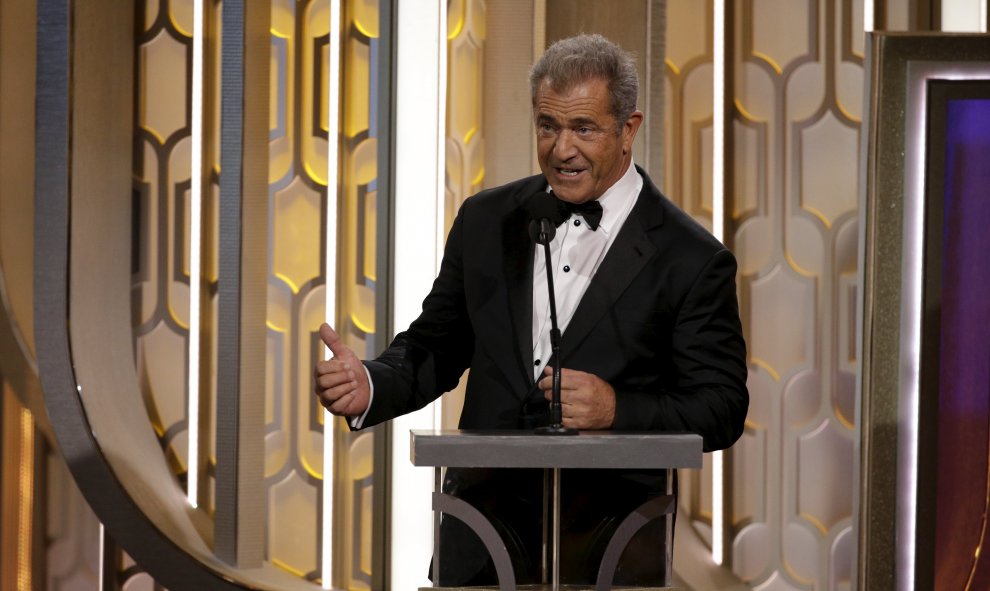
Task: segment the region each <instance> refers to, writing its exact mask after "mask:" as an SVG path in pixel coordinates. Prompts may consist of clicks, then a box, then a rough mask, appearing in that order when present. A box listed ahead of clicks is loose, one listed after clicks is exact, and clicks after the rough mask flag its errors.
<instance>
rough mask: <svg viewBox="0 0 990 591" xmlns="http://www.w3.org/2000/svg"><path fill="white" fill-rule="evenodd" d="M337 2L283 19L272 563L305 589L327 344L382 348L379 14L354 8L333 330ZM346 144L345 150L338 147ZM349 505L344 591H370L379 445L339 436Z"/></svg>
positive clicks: (318, 475) (340, 474) (270, 456)
mask: <svg viewBox="0 0 990 591" xmlns="http://www.w3.org/2000/svg"><path fill="white" fill-rule="evenodd" d="M329 10H330V3H329V2H328V1H327V0H316V1H296V2H293V1H289V0H281V1H279V2H275V3H273V7H272V50H271V55H272V87H271V88H272V95H271V122H270V137H271V144H270V155H271V160H270V168H269V182H270V188H269V192H270V202H269V212H270V234H269V271H270V274H269V281H268V335H269V338H268V355H267V359H268V368H267V369H268V373H267V376H268V377H267V379H268V402H267V407H266V408H267V428H266V432H267V434H266V472H265V478H266V485H267V487H268V491H269V492H268V494H269V502H268V532H269V533H268V558H269V560H271V561H272V562H273V563H275V564H277V565H279V566H282V567H283V568H285V569H286V570H289V571H290V572H293V573H296V574H298V575H299V576H302V577H305V578H307V579H311V580H316V579H318V577H319V572H320V568H321V560H320V557H321V556H322V536H321V531H322V528H323V524H324V522H325V521H326V519H327V516H324V515H322V514H321V511H320V508H321V498H322V490H323V489H322V487H323V486H324V483H325V482H326V480H325V479H324V474H325V463H324V458H323V453H322V450H323V413H322V409H321V408H320V407H319V405H318V404H316V401H315V399H314V397H313V395H312V382H311V378H310V375H311V372H312V364H313V362H314V361H315V360H316V359H317V358H318V357H320V356H322V355H323V345H322V343H321V342H320V340H319V337H318V336H317V329H318V327H319V325H320V323H321V322H323V321H324V320H330V321H331V322H333V323H334V325H335V326H336V327H337V328H338V329H339V330H340V332H341V334H342V335H343V338H344V339H345V341H346V342H347V343H348V345H349V346H351V347H352V348H354V349H355V350H356V351H359V352H362V353H364V355H366V356H370V355H372V354H373V353H374V351H373V349H374V347H375V335H376V333H375V317H374V313H375V278H376V275H375V271H376V269H375V248H374V246H375V240H376V233H375V224H376V217H375V203H376V196H377V193H376V189H377V187H376V184H375V180H376V177H377V166H376V165H377V143H376V141H377V133H376V129H375V126H374V122H375V118H376V110H375V105H376V102H375V101H376V100H377V96H376V89H375V87H374V83H375V81H376V77H375V76H374V75H373V73H374V72H376V69H375V63H376V60H377V53H376V52H377V31H378V10H377V3H375V2H367V1H352V2H346V3H345V7H344V30H343V32H342V38H343V40H342V48H341V49H342V56H343V67H342V68H341V76H342V79H341V82H342V99H341V100H342V102H341V120H340V124H341V134H340V137H339V141H340V144H341V145H340V150H341V157H340V163H339V170H340V184H339V191H340V198H339V211H338V215H339V216H340V225H339V232H340V239H339V242H338V244H337V247H338V248H339V250H340V254H339V256H338V265H339V271H338V273H339V275H338V277H337V278H336V282H335V283H336V287H335V289H336V290H337V297H338V298H339V302H340V303H339V307H340V310H342V312H341V317H340V318H336V319H326V318H325V311H324V307H325V303H324V302H325V301H326V285H327V278H326V276H325V271H324V269H325V263H326V260H325V254H324V253H325V252H326V233H325V232H324V227H325V220H326V215H325V213H324V212H325V210H326V203H327V202H326V200H327V172H326V171H327V165H328V163H327V130H328V121H327V112H328V110H327V104H326V101H327V90H326V89H327V84H328V78H327V76H328V75H329V68H328V64H327V58H328V55H329V54H328V42H329V29H328V26H329V22H330V19H329V17H330V14H329ZM336 139H337V138H335V141H336ZM335 438H336V445H335V450H336V452H335V453H336V457H335V458H333V461H334V466H335V473H334V474H333V477H332V479H331V480H330V482H332V483H334V486H335V487H336V491H335V493H336V494H335V496H336V498H337V499H338V502H337V506H336V508H335V513H334V515H333V516H331V517H332V519H333V522H334V540H335V543H334V547H335V549H336V556H335V562H336V564H337V565H338V568H337V569H335V574H334V576H335V581H334V583H335V585H338V586H342V587H344V588H367V587H368V585H369V584H370V580H371V572H370V562H371V560H370V554H371V539H370V522H371V504H370V495H371V490H372V489H371V486H372V482H373V478H372V469H371V466H372V455H371V454H372V451H373V445H372V435H371V434H370V433H362V434H357V435H352V434H350V433H349V431H348V430H347V428H346V426H344V425H343V424H340V425H338V426H337V429H336V434H335Z"/></svg>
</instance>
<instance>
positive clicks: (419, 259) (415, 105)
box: [387, 0, 447, 591]
mask: <svg viewBox="0 0 990 591" xmlns="http://www.w3.org/2000/svg"><path fill="white" fill-rule="evenodd" d="M446 8H447V2H446V0H420V1H418V2H399V3H398V6H397V14H396V21H395V22H396V44H397V45H396V52H395V53H396V56H397V61H398V63H397V64H396V91H395V92H396V95H395V104H396V109H395V177H394V178H395V183H394V186H395V200H394V203H395V210H394V212H393V214H394V220H395V223H394V227H395V236H394V253H393V261H394V263H393V268H394V275H393V281H392V291H391V301H392V317H393V325H394V326H395V328H396V329H397V330H403V329H404V328H405V327H406V326H408V325H409V323H410V322H412V321H413V320H415V318H416V317H417V316H418V315H419V312H420V303H421V302H422V301H423V297H424V296H425V295H426V294H427V293H429V291H430V288H431V286H432V284H433V279H434V278H435V277H436V274H437V261H438V260H439V257H440V254H439V247H440V244H441V243H442V240H443V237H442V236H439V235H440V234H443V217H442V212H443V207H444V202H445V198H444V174H443V173H444V169H443V160H444V158H443V157H442V155H443V153H444V145H445V138H444V132H443V129H444V121H445V116H444V113H445V106H444V103H445V101H446V93H445V92H444V91H443V89H444V88H445V85H446V81H445V79H446V76H447V72H446V68H445V67H444V69H443V70H441V67H442V66H443V65H444V64H445V63H446V57H445V56H444V55H443V54H444V53H445V52H446V49H447V31H446ZM424 244H427V245H431V246H432V247H433V248H434V249H435V250H434V252H424V251H423V245H424ZM437 406H439V403H437V402H435V403H433V404H431V405H427V407H425V408H423V409H421V410H419V411H416V412H414V413H410V414H407V415H404V416H401V417H397V418H395V419H393V420H392V421H391V428H392V455H391V466H390V469H391V472H390V477H391V479H392V483H393V484H392V490H393V493H392V495H391V499H390V503H391V506H390V515H391V520H390V523H389V524H388V527H389V535H390V539H391V554H390V556H389V557H388V559H387V560H388V564H389V567H388V568H389V573H390V574H391V580H392V586H391V588H392V589H394V590H396V591H399V590H406V589H417V588H419V587H428V586H429V585H430V583H429V580H428V579H427V577H426V575H427V572H426V571H427V569H426V568H424V566H425V565H427V564H429V561H430V556H431V550H432V547H433V543H432V535H431V533H432V527H433V516H432V511H431V509H430V507H431V503H430V496H431V493H432V491H433V477H432V476H433V475H432V474H431V471H430V470H429V469H426V468H415V467H414V466H413V465H412V464H411V463H410V461H409V457H410V447H409V430H410V429H432V428H434V427H436V426H437V423H436V422H435V421H436V410H435V409H436V407H437Z"/></svg>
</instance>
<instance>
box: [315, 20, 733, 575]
mask: <svg viewBox="0 0 990 591" xmlns="http://www.w3.org/2000/svg"><path fill="white" fill-rule="evenodd" d="M530 82H531V88H532V98H533V116H534V122H535V126H536V142H537V150H538V156H539V162H540V168H541V170H542V174H541V175H537V176H533V177H529V178H525V179H521V180H518V181H515V182H512V183H509V184H507V185H504V186H501V187H497V188H494V189H490V190H487V191H483V192H481V193H479V194H477V195H475V196H473V197H471V198H469V199H467V200H466V201H465V202H464V204H463V206H462V207H461V209H460V211H459V212H458V214H457V217H456V219H455V220H454V223H453V226H452V228H451V230H450V234H449V235H448V237H447V243H446V247H445V251H444V258H443V261H442V263H441V267H440V273H439V275H438V277H437V279H436V281H435V283H434V284H433V289H432V290H431V292H430V293H429V295H427V297H426V299H425V301H424V302H423V312H422V314H421V315H420V316H419V318H417V319H416V321H414V322H413V323H412V325H411V326H410V327H409V328H408V330H406V331H405V332H402V333H400V334H398V335H397V336H396V337H395V340H394V341H393V342H392V344H391V345H390V346H389V348H388V350H386V351H385V352H384V353H383V354H382V355H381V356H379V357H378V358H377V359H375V360H371V361H365V362H363V364H362V362H361V361H360V360H358V358H357V357H356V356H355V354H354V353H353V352H352V351H351V350H350V349H348V348H347V347H346V346H344V345H343V343H342V342H341V341H340V339H339V338H338V336H337V335H336V333H335V332H334V331H333V330H332V329H331V328H330V327H329V326H327V325H323V326H322V327H321V329H320V334H321V336H322V338H323V340H324V341H325V342H326V343H327V345H328V346H329V347H330V348H331V350H332V351H333V353H334V358H333V359H332V360H330V361H322V362H319V363H318V364H317V367H316V370H315V381H316V387H315V389H316V394H317V396H319V398H320V402H321V403H322V404H323V405H324V406H325V407H326V408H328V409H329V410H330V412H332V413H334V414H337V415H343V416H347V417H352V418H351V426H352V428H365V427H368V426H370V425H374V424H377V423H380V422H382V421H387V420H389V419H391V418H393V417H395V416H398V415H401V414H403V413H407V412H411V411H413V410H416V409H419V408H422V407H423V406H425V405H426V404H428V403H429V402H431V401H432V400H434V399H436V398H437V397H438V396H440V395H441V394H443V393H444V392H447V391H449V390H451V389H453V388H454V387H455V386H456V385H457V383H458V380H459V378H460V377H461V375H462V374H463V372H464V370H465V369H468V368H470V370H471V371H470V373H469V376H468V383H467V390H466V393H465V398H464V409H463V412H462V414H461V418H460V428H462V429H531V428H533V427H535V426H538V425H543V424H547V423H548V421H549V414H548V404H547V400H549V398H550V389H551V381H552V380H551V377H550V376H551V373H552V367H553V366H555V365H556V364H557V363H558V360H557V359H554V358H551V347H550V338H549V330H550V329H549V324H550V321H549V303H548V293H547V281H546V263H545V259H544V256H543V252H542V247H541V248H540V249H536V248H534V244H533V242H532V241H531V240H530V237H529V226H530V222H531V220H532V218H533V210H534V204H542V207H545V205H546V203H545V200H547V199H550V200H552V203H553V204H554V205H553V206H552V209H553V211H554V212H558V213H555V214H554V215H553V217H555V218H556V219H555V220H554V221H555V222H559V223H560V225H559V226H558V228H557V230H556V234H555V237H554V238H553V240H552V242H551V253H552V265H553V271H554V283H555V293H556V297H557V307H558V317H559V324H560V328H561V330H562V332H563V337H562V341H561V345H562V346H561V359H560V360H559V364H560V367H561V368H562V369H561V375H562V381H561V401H562V418H563V425H564V426H566V427H573V428H577V429H610V430H616V431H689V432H694V433H698V434H700V435H702V437H703V440H704V447H705V450H706V451H712V450H717V449H724V448H727V447H729V446H730V445H732V443H733V442H735V441H736V439H738V438H739V436H740V435H741V433H742V430H743V422H744V420H745V417H746V410H747V407H748V403H749V395H748V392H747V389H746V352H745V343H744V342H743V338H742V331H741V328H740V321H739V313H738V306H737V303H736V291H735V273H736V263H735V259H734V257H733V256H732V254H731V253H730V252H729V251H728V250H726V249H725V247H724V246H723V245H722V244H720V243H719V242H718V241H717V240H716V239H715V238H713V237H712V236H711V235H710V234H709V233H708V232H707V231H706V230H704V229H703V228H702V227H701V226H699V225H698V224H697V223H695V222H694V221H693V220H692V219H691V218H690V217H689V216H687V215H686V214H684V213H683V212H682V211H681V210H679V209H678V208H677V207H676V206H674V205H673V204H672V203H670V202H669V201H668V200H667V199H666V198H664V197H663V196H662V195H661V194H660V192H659V191H658V190H657V188H656V187H655V186H654V185H653V183H652V181H651V180H650V178H649V176H647V174H646V173H645V172H644V171H643V170H642V169H640V168H638V167H636V166H635V165H634V164H633V162H632V145H633V140H634V139H635V137H636V132H637V131H638V129H639V127H640V124H641V123H642V121H643V114H642V113H641V112H639V111H637V110H636V97H637V93H638V80H637V75H636V70H635V65H634V63H633V61H632V58H631V57H630V56H629V55H628V54H626V53H625V52H624V51H622V50H621V49H620V48H619V47H618V46H617V45H615V44H613V43H611V42H610V41H608V40H606V39H604V38H603V37H601V36H598V35H582V36H578V37H573V38H570V39H565V40H562V41H559V42H557V43H555V44H554V45H553V46H551V47H550V48H549V49H548V50H547V52H546V53H545V54H544V56H543V57H542V58H541V59H540V60H539V61H538V62H537V63H536V65H535V66H534V67H533V69H532V71H531V74H530ZM672 488H673V483H668V482H666V479H665V477H664V475H663V474H662V473H656V472H653V471H629V472H620V471H603V472H596V471H580V470H576V471H565V472H564V475H563V479H562V500H561V504H562V517H561V537H562V542H561V543H562V548H561V554H562V560H563V562H562V564H561V579H562V582H564V583H572V584H574V583H585V584H587V583H593V582H594V580H595V576H596V573H597V567H598V563H599V561H600V558H601V555H602V552H603V551H604V548H605V545H606V544H607V541H608V539H609V538H610V536H611V533H612V532H613V531H614V530H615V528H616V527H617V525H618V523H619V522H620V521H621V519H622V518H623V517H624V516H625V515H627V514H628V513H629V512H630V511H631V510H632V509H634V508H636V507H638V506H639V505H641V504H642V503H643V502H645V501H647V500H648V499H650V498H651V497H653V496H656V495H662V494H666V493H667V492H669V491H670V490H671V489H672ZM444 489H445V491H446V492H449V493H452V494H456V495H458V496H460V497H462V498H465V499H466V500H468V501H470V502H471V503H472V504H474V505H475V506H476V507H478V508H479V509H480V510H481V511H482V512H483V513H485V514H486V515H487V516H488V517H489V519H490V520H491V521H492V522H493V523H494V525H495V526H496V528H497V529H498V530H499V532H500V533H501V534H502V537H503V539H505V540H506V543H507V545H508V546H509V548H510V551H511V554H512V560H513V565H514V568H515V571H516V576H517V579H518V581H519V582H520V583H526V582H539V578H540V573H539V565H540V559H539V557H540V553H541V541H542V529H541V528H542V524H541V518H542V517H541V516H542V501H541V499H542V493H543V484H542V471H541V470H536V471H534V470H515V471H501V472H498V473H497V474H495V473H493V472H491V471H487V470H477V469H460V470H455V469H449V470H448V471H447V475H446V478H445V481H444ZM664 531H665V530H664V524H663V523H659V522H654V523H653V524H651V525H649V526H647V527H645V528H644V529H643V530H641V531H640V532H639V533H638V534H637V536H636V537H635V538H633V540H632V542H631V543H630V546H629V547H628V548H627V550H626V552H625V553H624V554H623V558H622V560H621V561H620V565H619V569H618V571H617V575H616V581H615V582H616V583H617V584H635V585H651V584H652V585H658V584H661V583H662V582H663V577H664V576H665V573H664V570H663V563H664V560H663V554H662V553H663V552H664V541H665V536H664ZM441 552H442V556H443V557H444V560H443V561H442V563H441V566H443V567H444V571H443V572H442V573H441V574H440V583H441V584H443V585H453V584H491V583H494V582H495V575H494V570H493V568H492V565H491V563H490V561H489V559H488V556H487V552H486V551H485V549H484V547H483V546H482V545H481V543H480V541H478V540H477V538H476V537H475V536H474V535H473V534H472V533H471V532H470V531H468V530H467V529H466V527H465V526H464V525H463V524H461V523H460V522H459V521H457V520H456V519H444V522H443V525H442V529H441Z"/></svg>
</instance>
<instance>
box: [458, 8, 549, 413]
mask: <svg viewBox="0 0 990 591" xmlns="http://www.w3.org/2000/svg"><path fill="white" fill-rule="evenodd" d="M486 16H487V9H486V7H485V3H484V1H483V0H450V2H448V3H447V125H446V127H447V130H446V138H447V140H446V146H445V147H446V152H445V162H444V166H445V170H446V176H445V186H444V188H445V190H444V196H445V200H444V226H443V228H442V232H443V235H444V236H446V235H447V232H449V231H450V226H451V224H453V223H454V217H455V216H456V215H457V210H458V209H459V208H460V207H461V204H462V203H463V202H464V200H465V199H467V198H468V197H470V196H471V195H474V194H475V193H477V192H479V191H481V190H482V189H483V188H484V187H483V186H482V185H483V183H484V181H485V133H484V131H485V130H484V125H483V124H482V120H483V117H484V104H485V100H484V99H485V93H484V85H483V78H484V72H485V36H486V20H487V19H486ZM526 140H527V141H531V140H530V137H529V136H527V138H526ZM466 384H467V374H465V375H464V376H462V377H461V381H460V383H459V384H458V386H457V388H455V389H454V390H453V391H451V392H449V393H448V394H446V395H445V396H444V397H443V398H442V405H443V418H442V426H443V427H444V428H450V429H454V428H456V427H457V423H458V421H459V420H460V417H461V408H462V407H463V405H464V387H465V385H466Z"/></svg>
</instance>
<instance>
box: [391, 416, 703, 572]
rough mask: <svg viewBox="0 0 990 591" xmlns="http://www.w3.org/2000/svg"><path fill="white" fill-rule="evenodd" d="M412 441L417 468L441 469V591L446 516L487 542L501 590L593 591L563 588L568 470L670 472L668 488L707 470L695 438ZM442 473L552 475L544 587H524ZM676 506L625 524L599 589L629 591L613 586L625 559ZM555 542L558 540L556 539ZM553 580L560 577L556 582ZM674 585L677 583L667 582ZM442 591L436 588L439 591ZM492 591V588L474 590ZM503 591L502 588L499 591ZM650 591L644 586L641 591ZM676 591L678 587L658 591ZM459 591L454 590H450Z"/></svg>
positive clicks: (445, 436)
mask: <svg viewBox="0 0 990 591" xmlns="http://www.w3.org/2000/svg"><path fill="white" fill-rule="evenodd" d="M410 437H411V445H410V449H411V458H410V459H411V461H412V463H413V465H415V466H430V467H433V468H434V469H435V481H434V482H435V484H434V486H435V490H434V493H433V510H434V560H433V567H434V577H433V579H434V582H435V583H434V584H435V585H436V584H437V583H436V581H438V576H437V575H438V572H439V564H440V561H441V559H442V557H441V556H439V551H438V550H439V548H440V514H441V513H447V514H448V515H451V516H453V517H456V518H457V519H460V520H461V521H463V522H464V523H465V524H466V525H467V526H468V527H470V528H471V530H472V531H474V533H475V534H477V536H478V537H479V538H480V539H481V541H482V543H483V544H484V545H485V547H486V549H487V550H488V552H489V554H490V555H491V557H492V561H493V563H494V565H495V570H496V573H497V576H498V581H499V585H498V587H497V588H498V589H501V590H503V591H508V590H510V589H517V588H518V589H553V590H555V591H556V590H558V589H590V588H592V587H588V586H580V585H563V586H562V585H561V584H560V579H559V571H558V567H559V562H560V557H559V555H558V550H559V548H560V526H559V524H560V514H559V510H560V471H561V470H566V469H598V470H643V469H648V470H664V471H667V482H668V487H670V486H672V484H671V483H672V482H673V479H672V477H671V474H670V472H671V471H672V470H674V469H676V468H700V467H701V461H702V460H701V458H702V439H701V437H700V436H699V435H695V434H688V433H648V432H643V433H637V432H626V433H619V432H612V431H586V432H580V433H578V434H577V435H576V436H563V437H560V436H547V435H537V434H532V433H526V432H519V431H460V430H447V431H428V430H423V431H420V430H414V431H412V432H411V433H410ZM442 468H542V469H544V470H545V471H546V472H545V474H547V475H548V476H549V485H548V486H547V487H545V498H544V522H545V523H546V522H549V523H552V524H553V525H552V530H553V531H552V532H547V537H545V539H544V550H545V554H544V557H543V584H542V585H523V586H519V587H517V586H516V576H515V573H514V572H513V568H512V562H511V559H510V556H509V552H508V549H507V547H506V544H505V541H504V540H502V538H501V536H500V535H499V534H498V532H497V530H496V529H495V527H494V526H493V525H492V524H491V522H490V521H489V520H488V519H487V517H485V516H484V515H483V514H482V513H481V512H480V511H479V510H478V509H476V508H475V507H473V506H472V505H471V504H469V503H467V502H466V501H464V500H462V499H459V498H457V497H454V496H452V495H449V494H445V493H443V492H442V490H441V469H442ZM675 512H676V499H675V496H674V494H673V491H672V489H670V490H668V494H665V495H661V496H657V497H654V498H651V499H650V500H648V501H646V502H645V503H643V504H642V505H640V506H639V507H638V508H636V509H635V510H633V511H632V512H631V513H630V514H629V515H628V516H626V517H625V519H624V520H623V521H622V522H621V523H620V524H619V525H618V528H617V529H616V531H615V532H614V534H613V535H612V537H611V539H610V540H609V542H608V545H607V547H606V548H605V551H604V554H603V556H602V560H601V563H600V565H599V567H598V577H597V581H596V584H595V586H594V587H593V588H594V589H599V590H605V589H615V588H621V587H616V586H614V585H613V584H612V581H613V579H614V576H615V572H616V568H617V566H618V563H619V558H620V557H621V555H622V552H623V550H624V549H625V548H626V546H627V544H628V543H629V541H630V540H631V539H632V538H633V536H634V535H635V534H636V533H637V532H638V531H639V530H640V529H641V528H642V527H643V526H645V525H646V524H648V523H650V522H652V521H654V520H657V519H660V518H662V517H665V516H667V515H673V514H674V513H675ZM671 524H672V520H671V521H668V527H667V530H668V531H667V547H666V549H664V551H663V556H664V560H666V561H667V565H666V566H667V568H666V573H667V577H668V579H669V576H670V571H671V569H670V564H669V561H670V553H669V549H670V548H671V546H672V541H673V540H672V535H673V531H672V528H671ZM550 538H552V539H550ZM551 574H552V576H551ZM665 583H666V584H669V580H668V581H666V582H665ZM434 588H436V587H434ZM471 588H472V589H484V588H486V587H471ZM491 588H496V587H491ZM636 588H637V589H644V587H636ZM651 588H653V589H670V587H651ZM445 589H454V587H445Z"/></svg>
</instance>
